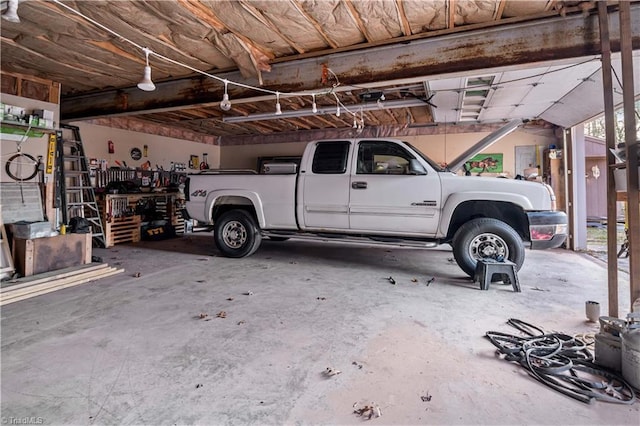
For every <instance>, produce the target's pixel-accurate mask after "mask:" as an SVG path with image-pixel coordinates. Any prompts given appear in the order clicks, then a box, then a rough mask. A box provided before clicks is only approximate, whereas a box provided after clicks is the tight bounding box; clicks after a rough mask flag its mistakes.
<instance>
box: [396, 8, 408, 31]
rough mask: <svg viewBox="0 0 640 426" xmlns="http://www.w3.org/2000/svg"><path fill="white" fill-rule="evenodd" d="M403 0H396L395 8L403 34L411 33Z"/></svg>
mask: <svg viewBox="0 0 640 426" xmlns="http://www.w3.org/2000/svg"><path fill="white" fill-rule="evenodd" d="M403 1H404V0H396V10H397V11H398V19H399V20H400V22H401V23H402V26H401V27H402V33H403V35H405V36H409V35H411V25H410V24H409V20H408V19H407V14H406V13H405V11H404V3H403Z"/></svg>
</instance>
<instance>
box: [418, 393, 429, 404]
mask: <svg viewBox="0 0 640 426" xmlns="http://www.w3.org/2000/svg"><path fill="white" fill-rule="evenodd" d="M420 399H421V400H422V402H429V401H431V395H429V392H427V394H426V395H424V396H421V397H420Z"/></svg>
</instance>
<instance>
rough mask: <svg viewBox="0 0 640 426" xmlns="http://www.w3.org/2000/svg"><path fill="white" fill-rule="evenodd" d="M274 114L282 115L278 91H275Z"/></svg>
mask: <svg viewBox="0 0 640 426" xmlns="http://www.w3.org/2000/svg"><path fill="white" fill-rule="evenodd" d="M276 115H282V109H281V108H280V92H276Z"/></svg>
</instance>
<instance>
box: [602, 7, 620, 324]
mask: <svg viewBox="0 0 640 426" xmlns="http://www.w3.org/2000/svg"><path fill="white" fill-rule="evenodd" d="M598 17H599V23H600V49H601V50H602V86H603V96H604V123H605V125H604V127H605V139H606V146H607V175H606V176H607V271H608V272H607V282H608V285H609V301H608V305H609V316H610V317H616V318H617V317H618V304H619V301H618V256H617V232H618V221H617V215H618V209H617V194H616V187H615V182H614V180H613V168H612V165H613V164H614V163H615V161H616V160H615V158H614V156H613V153H612V152H611V149H615V147H616V133H615V123H614V116H613V114H614V111H613V81H612V78H611V43H610V39H609V16H608V14H607V2H605V1H599V2H598Z"/></svg>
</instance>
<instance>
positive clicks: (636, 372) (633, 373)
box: [622, 312, 640, 389]
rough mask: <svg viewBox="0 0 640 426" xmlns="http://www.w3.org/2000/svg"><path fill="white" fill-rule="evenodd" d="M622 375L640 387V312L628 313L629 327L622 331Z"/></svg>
mask: <svg viewBox="0 0 640 426" xmlns="http://www.w3.org/2000/svg"><path fill="white" fill-rule="evenodd" d="M622 377H623V378H624V379H625V380H626V381H627V382H628V383H629V384H630V385H631V386H633V387H635V388H636V389H640V313H639V312H635V313H631V314H628V315H627V329H626V331H625V332H623V333H622Z"/></svg>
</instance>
